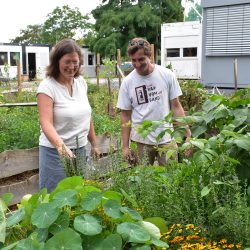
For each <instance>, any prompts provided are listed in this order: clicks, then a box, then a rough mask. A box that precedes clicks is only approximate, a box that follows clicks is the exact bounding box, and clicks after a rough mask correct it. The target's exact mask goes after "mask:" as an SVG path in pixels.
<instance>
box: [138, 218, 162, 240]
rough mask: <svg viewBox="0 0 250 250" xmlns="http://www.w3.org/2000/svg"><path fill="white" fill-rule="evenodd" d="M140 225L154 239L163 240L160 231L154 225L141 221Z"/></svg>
mask: <svg viewBox="0 0 250 250" xmlns="http://www.w3.org/2000/svg"><path fill="white" fill-rule="evenodd" d="M138 225H140V226H141V227H143V228H144V229H145V230H146V231H147V232H148V233H149V234H150V236H151V237H152V238H154V239H158V240H159V239H160V238H161V232H160V229H159V228H158V227H157V226H156V225H154V224H153V223H151V222H148V221H140V222H138Z"/></svg>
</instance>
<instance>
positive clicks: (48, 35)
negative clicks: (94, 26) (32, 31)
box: [42, 5, 90, 44]
mask: <svg viewBox="0 0 250 250" xmlns="http://www.w3.org/2000/svg"><path fill="white" fill-rule="evenodd" d="M88 19H89V17H88V15H85V16H83V15H82V14H81V12H80V11H79V9H78V8H77V7H76V8H75V9H71V8H70V7H69V6H68V5H65V6H63V7H62V8H59V7H57V8H55V9H54V10H53V11H52V13H50V14H49V15H48V19H47V20H46V21H45V23H44V25H43V32H42V39H43V42H44V43H49V44H55V43H56V42H57V41H59V40H61V39H63V38H75V39H76V40H77V38H78V39H79V38H81V37H82V36H83V35H84V33H85V32H86V30H87V29H88V28H90V24H89V23H88V22H87V20H88Z"/></svg>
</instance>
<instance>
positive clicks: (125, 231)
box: [117, 222, 150, 243]
mask: <svg viewBox="0 0 250 250" xmlns="http://www.w3.org/2000/svg"><path fill="white" fill-rule="evenodd" d="M117 233H119V234H120V235H121V236H122V238H123V239H124V240H125V241H128V242H133V243H144V242H146V241H148V240H150V234H149V233H148V232H147V231H146V230H145V229H144V228H142V227H141V226H139V225H136V224H134V223H131V222H124V223H122V224H119V225H118V226H117Z"/></svg>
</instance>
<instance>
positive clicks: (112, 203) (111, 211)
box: [103, 200, 123, 219]
mask: <svg viewBox="0 0 250 250" xmlns="http://www.w3.org/2000/svg"><path fill="white" fill-rule="evenodd" d="M103 209H104V212H105V214H106V215H108V216H110V217H111V218H114V219H118V218H121V217H122V215H123V214H122V213H121V211H120V209H121V204H120V203H119V202H118V201H116V200H108V201H107V202H106V203H105V204H104V205H103Z"/></svg>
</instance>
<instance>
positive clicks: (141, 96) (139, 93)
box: [135, 84, 162, 105]
mask: <svg viewBox="0 0 250 250" xmlns="http://www.w3.org/2000/svg"><path fill="white" fill-rule="evenodd" d="M135 94H136V98H137V102H138V105H141V104H144V103H149V102H154V101H158V100H160V96H161V95H162V90H161V91H157V90H156V87H155V86H153V85H152V84H151V85H149V86H147V87H146V85H142V86H139V87H137V88H135Z"/></svg>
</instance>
